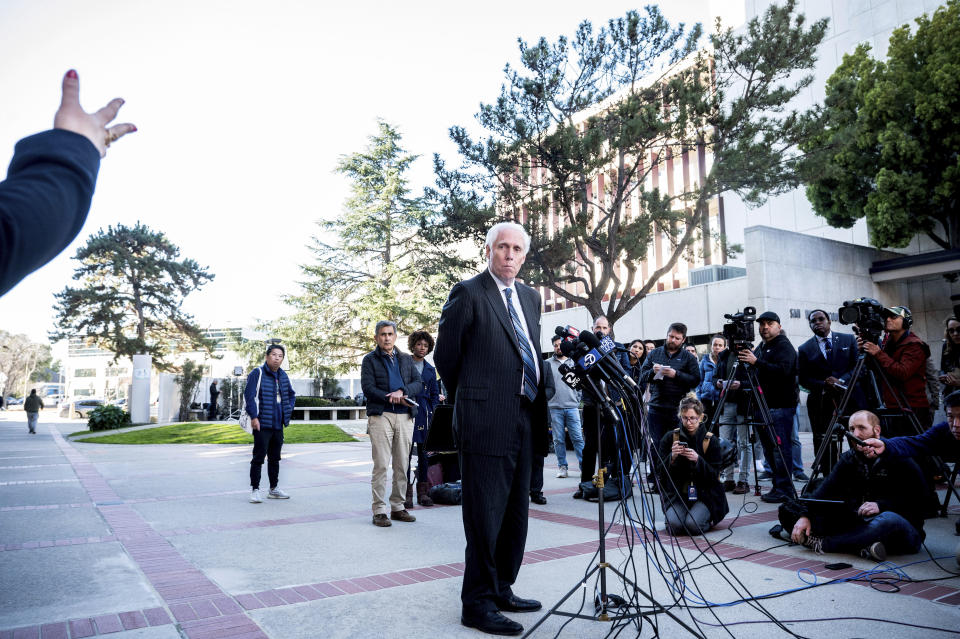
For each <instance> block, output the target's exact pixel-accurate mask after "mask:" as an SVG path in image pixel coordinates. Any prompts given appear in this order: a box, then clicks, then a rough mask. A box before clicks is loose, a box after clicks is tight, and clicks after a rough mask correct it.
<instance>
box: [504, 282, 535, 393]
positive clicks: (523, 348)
mask: <svg viewBox="0 0 960 639" xmlns="http://www.w3.org/2000/svg"><path fill="white" fill-rule="evenodd" d="M503 294H504V295H506V296H507V309H508V310H509V311H510V320H511V321H512V322H513V330H514V332H515V333H516V334H517V341H518V342H520V355H521V356H522V358H523V394H524V395H526V396H527V399H529V400H530V401H531V402H532V401H533V400H534V399H535V398H536V396H537V365H536V363H535V362H534V361H533V352H532V351H531V350H530V342H529V341H528V340H527V332H526V331H525V330H523V325H522V324H521V323H520V316H519V315H517V309H516V308H514V306H513V289H509V288H505V289H503Z"/></svg>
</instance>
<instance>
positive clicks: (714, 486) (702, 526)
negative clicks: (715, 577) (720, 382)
mask: <svg viewBox="0 0 960 639" xmlns="http://www.w3.org/2000/svg"><path fill="white" fill-rule="evenodd" d="M680 421H681V424H682V425H683V426H682V428H677V429H676V430H672V431H669V432H667V433H666V434H665V435H664V436H663V439H661V440H660V456H661V458H662V459H663V460H664V464H663V465H662V466H661V467H660V468H659V471H660V486H661V492H662V495H663V512H664V518H665V520H666V523H667V532H669V533H670V534H671V535H700V534H703V533H705V532H707V531H708V530H710V529H711V528H712V527H713V525H714V524H716V523H717V522H718V521H720V520H721V519H723V517H724V516H725V515H726V514H727V511H728V510H729V509H730V508H729V506H728V505H727V496H726V495H725V494H724V492H723V485H722V484H721V483H720V480H719V479H718V475H719V472H720V447H719V446H713V445H711V444H710V439H712V437H713V436H712V434H711V433H710V430H709V429H708V428H707V425H706V424H705V423H704V410H703V404H701V403H700V400H697V399H694V398H693V397H684V398H683V399H682V400H681V401H680Z"/></svg>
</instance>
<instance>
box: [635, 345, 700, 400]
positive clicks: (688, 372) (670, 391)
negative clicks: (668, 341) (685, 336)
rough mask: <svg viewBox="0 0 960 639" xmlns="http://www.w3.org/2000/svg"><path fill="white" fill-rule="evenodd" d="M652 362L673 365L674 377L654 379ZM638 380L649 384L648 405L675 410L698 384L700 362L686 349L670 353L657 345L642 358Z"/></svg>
mask: <svg viewBox="0 0 960 639" xmlns="http://www.w3.org/2000/svg"><path fill="white" fill-rule="evenodd" d="M654 364H661V365H663V366H671V367H673V369H674V370H676V371H677V375H676V377H664V378H663V379H654V378H653V376H654V374H653V365H654ZM640 382H641V384H649V385H650V401H649V402H647V404H648V405H649V406H656V407H657V408H668V409H670V410H676V409H677V407H678V406H679V405H680V400H681V399H682V398H683V396H684V395H686V394H687V393H689V392H690V391H691V390H693V389H694V388H696V387H697V386H699V385H700V363H699V362H698V361H697V358H696V357H694V356H693V355H691V354H690V353H688V352H687V351H686V349H683V348H681V349H680V350H679V351H677V352H676V353H674V354H673V355H670V354H669V353H667V351H666V349H665V348H664V347H663V346H658V347H657V348H655V349H653V350H652V351H650V354H649V355H647V358H646V359H645V360H644V362H643V368H642V369H640Z"/></svg>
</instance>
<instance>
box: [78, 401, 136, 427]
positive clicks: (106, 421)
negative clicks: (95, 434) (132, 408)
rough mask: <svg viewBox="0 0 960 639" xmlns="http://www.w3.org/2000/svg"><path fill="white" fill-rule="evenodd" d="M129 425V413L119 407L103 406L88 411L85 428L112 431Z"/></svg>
mask: <svg viewBox="0 0 960 639" xmlns="http://www.w3.org/2000/svg"><path fill="white" fill-rule="evenodd" d="M129 424H130V413H128V412H127V411H125V410H123V409H122V408H120V407H119V406H114V405H113V404H104V405H103V406H97V407H96V408H94V409H93V410H92V411H90V418H89V419H88V420H87V427H89V428H90V430H112V429H114V428H120V427H121V426H127V425H129Z"/></svg>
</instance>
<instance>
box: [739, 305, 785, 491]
mask: <svg viewBox="0 0 960 639" xmlns="http://www.w3.org/2000/svg"><path fill="white" fill-rule="evenodd" d="M757 323H758V324H759V325H760V328H759V333H760V337H761V338H763V343H761V344H760V345H759V346H757V348H755V349H754V350H753V351H751V350H749V349H743V350H741V351H740V352H739V353H738V354H737V359H739V360H740V361H741V362H743V363H745V364H749V365H751V366H753V367H755V368H756V370H757V382H758V384H759V386H760V389H759V390H760V391H762V393H763V396H764V398H765V399H766V400H767V406H769V408H770V419H771V422H772V423H771V424H770V429H769V432H768V433H761V437H760V440H761V443H762V444H763V454H764V456H765V457H766V458H767V463H768V464H770V468H771V470H772V471H773V488H772V489H771V490H770V491H769V492H767V493H765V494H764V495H763V496H761V497H760V499H762V500H763V501H765V502H768V503H774V504H776V503H781V502H784V501H786V500H787V499H789V498H791V497H794V496H795V495H796V490H795V489H794V487H793V482H792V481H791V479H790V470H791V464H792V461H793V445H792V443H791V435H792V433H793V418H794V416H795V415H796V412H797V398H798V393H797V390H798V389H797V351H796V350H794V348H793V344H791V343H790V340H788V339H787V336H786V335H784V334H783V333H782V332H781V331H782V328H781V326H780V316H779V315H777V314H776V313H774V312H773V311H766V312H765V313H761V314H760V316H759V317H757Z"/></svg>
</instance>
